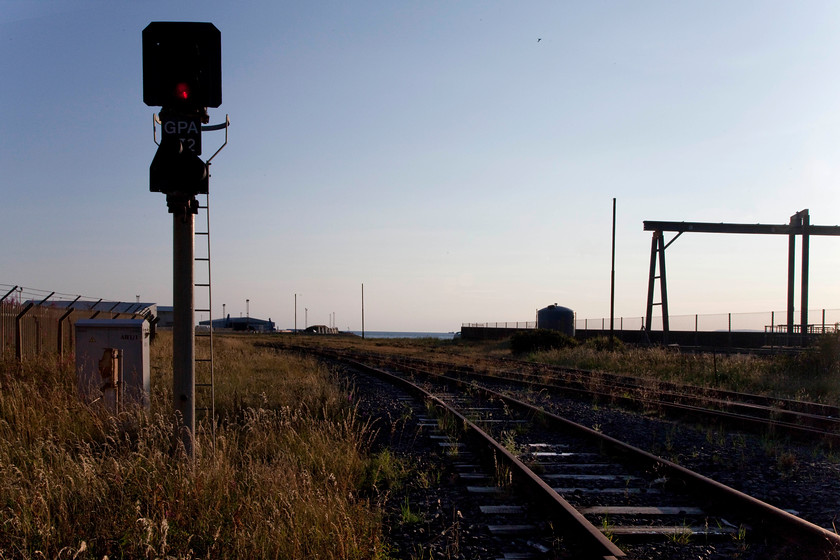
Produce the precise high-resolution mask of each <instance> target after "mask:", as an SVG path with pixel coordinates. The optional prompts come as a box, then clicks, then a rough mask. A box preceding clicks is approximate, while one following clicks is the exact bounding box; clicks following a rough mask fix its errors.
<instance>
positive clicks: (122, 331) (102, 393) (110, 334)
mask: <svg viewBox="0 0 840 560" xmlns="http://www.w3.org/2000/svg"><path fill="white" fill-rule="evenodd" d="M149 339H150V337H149V323H148V322H147V321H146V320H145V319H83V320H79V321H76V382H77V386H78V389H79V394H80V395H81V396H82V398H84V399H85V400H86V401H87V402H93V401H95V400H97V399H100V398H101V399H103V400H104V401H105V403H106V405H108V406H109V408H112V409H113V410H119V408H120V407H121V406H126V405H139V406H142V407H145V408H148V407H149V393H150V391H151V383H150V378H149V370H150V366H149ZM112 403H113V406H112Z"/></svg>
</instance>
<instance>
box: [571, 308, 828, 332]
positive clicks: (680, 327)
mask: <svg viewBox="0 0 840 560" xmlns="http://www.w3.org/2000/svg"><path fill="white" fill-rule="evenodd" d="M808 317H809V321H808V334H822V333H829V332H837V328H838V325H840V309H809V310H808ZM652 319H653V320H652V330H662V317H661V316H654V317H652ZM668 322H669V329H670V330H671V331H686V332H715V331H718V332H775V333H786V332H787V313H786V312H785V311H760V312H755V313H709V314H699V313H698V314H694V315H669V316H668ZM799 323H800V313H799V312H798V311H797V312H796V314H795V317H794V326H793V333H800V332H801V330H802V329H801V326H800V324H799ZM644 324H645V318H644V317H616V318H615V326H614V328H615V330H617V331H621V330H624V331H630V330H633V331H639V330H642V329H643V327H644ZM575 330H588V331H592V330H596V331H597V330H605V331H608V330H610V319H609V318H608V317H607V318H603V317H598V318H594V319H576V320H575Z"/></svg>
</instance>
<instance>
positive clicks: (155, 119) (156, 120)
mask: <svg viewBox="0 0 840 560" xmlns="http://www.w3.org/2000/svg"><path fill="white" fill-rule="evenodd" d="M157 125H161V126H163V123H162V122H161V120H160V115H158V113H153V114H152V140H154V142H155V145H156V146H160V142H158V138H157ZM228 128H230V115H225V122H223V123H219V124H210V125H202V126H201V132H214V131H216V130H224V131H225V141H224V142H223V143H222V145H221V146H219V149H218V150H216V151H215V152H214V153H213V155H212V156H210V158H209V159H208V160H207V161H206V162H205V163H206V164H208V165H209V164H210V161H211V160H212V159H213V158H214V157H216V155H218V153H219V152H221V151H222V149H223V148H224V147H225V146H227V143H228Z"/></svg>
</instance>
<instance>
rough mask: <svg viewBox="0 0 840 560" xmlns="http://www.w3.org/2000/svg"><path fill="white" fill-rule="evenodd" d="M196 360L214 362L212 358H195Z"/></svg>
mask: <svg viewBox="0 0 840 560" xmlns="http://www.w3.org/2000/svg"><path fill="white" fill-rule="evenodd" d="M195 361H196V362H212V361H213V360H212V359H210V358H195Z"/></svg>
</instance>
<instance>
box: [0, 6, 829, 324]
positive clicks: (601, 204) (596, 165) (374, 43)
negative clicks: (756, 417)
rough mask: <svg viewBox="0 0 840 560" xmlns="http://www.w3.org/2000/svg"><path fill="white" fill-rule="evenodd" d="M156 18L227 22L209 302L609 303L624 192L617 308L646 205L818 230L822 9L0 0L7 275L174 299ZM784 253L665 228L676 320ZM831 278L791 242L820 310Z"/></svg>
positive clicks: (635, 295)
mask: <svg viewBox="0 0 840 560" xmlns="http://www.w3.org/2000/svg"><path fill="white" fill-rule="evenodd" d="M151 21H209V22H212V23H214V24H215V25H216V27H218V28H219V30H220V31H221V34H222V57H223V83H224V91H223V104H222V106H221V107H220V108H219V109H211V112H210V115H211V121H212V122H214V123H216V122H221V121H223V120H224V117H225V114H229V115H230V119H231V123H232V124H231V129H230V143H229V145H228V147H227V148H226V149H225V150H224V151H222V152H221V154H219V156H218V157H217V158H216V159H215V160H214V164H213V167H212V178H211V182H210V188H211V192H212V199H211V205H212V220H213V227H212V236H213V237H212V243H213V255H212V256H213V266H214V279H213V281H214V286H215V290H214V303H215V304H216V307H217V310H216V312H215V313H214V315H215V316H220V315H221V304H222V303H224V304H226V309H227V311H228V313H230V314H231V315H233V316H238V315H239V314H240V313H244V312H245V300H246V299H250V312H251V315H252V316H256V317H261V318H268V317H271V318H272V319H273V320H274V321H275V322H276V323H278V326H279V327H291V326H292V323H293V320H294V294H295V293H298V294H300V295H299V296H298V321H299V326H301V325H302V323H303V316H304V308H307V309H308V317H309V323H310V324H313V323H323V324H326V323H328V322H329V320H330V319H329V317H330V314H331V313H333V312H335V316H336V323H337V326H339V327H340V328H342V329H343V328H347V327H350V328H352V329H354V330H357V329H359V328H360V289H361V284H362V283H364V285H365V303H366V305H365V322H366V328H367V329H368V330H405V331H450V330H458V329H459V327H460V325H461V323H462V322H483V321H517V320H519V321H526V320H533V318H534V311H535V309H537V308H541V307H544V306H545V305H547V304H550V303H554V302H557V303H560V304H561V305H565V306H568V307H571V308H572V309H574V310H575V311H577V312H578V316H579V317H602V316H608V315H609V288H610V226H611V211H612V198H613V197H616V198H617V199H618V242H617V259H616V271H617V272H616V283H617V293H616V313H617V315H624V316H628V317H630V316H632V317H639V316H641V315H642V314H643V313H644V306H645V297H646V286H647V275H648V264H649V263H648V258H649V251H650V234H649V233H648V232H644V231H643V230H642V221H643V220H692V221H712V222H721V221H727V222H747V223H759V222H760V223H786V222H787V221H788V219H789V217H790V216H791V215H792V214H793V213H794V212H796V211H798V210H801V209H803V208H809V209H810V211H811V221H812V223H817V224H824V225H835V224H838V223H840V195H838V192H840V81H839V80H838V75H840V4H838V3H837V2H831V1H825V2H816V1H804V2H788V1H760V2H759V1H756V2H746V1H745V2H705V1H704V2H700V1H698V2H669V1H668V2H666V1H662V2H644V1H642V2H623V1H614V2H612V1H611V2H599V1H591V2H589V1H587V2H560V1H527V2H523V1H505V2H487V1H459V2H431V1H423V2H420V1H417V2H410V1H406V2H393V1H390V0H388V1H384V0H383V1H354V2H345V1H335V2H322V1H315V0H313V1H308V2H284V1H265V2H248V3H245V2H220V1H217V2H209V1H202V2H189V1H180V2H170V1H166V2H157V1H143V2H128V1H114V0H107V1H104V0H103V1H74V0H66V1H61V2H59V1H55V0H48V1H47V0H25V1H8V0H0V41H2V48H0V76H2V87H0V106H2V107H3V108H4V111H3V117H2V119H3V126H2V129H0V130H2V136H0V181H1V182H2V197H0V235H2V238H3V240H4V243H3V249H2V251H0V284H21V285H24V286H27V287H33V288H40V289H45V290H56V291H59V292H63V293H69V294H84V295H87V296H93V297H97V298H98V297H104V298H108V299H122V300H128V301H134V297H135V295H138V294H139V295H140V296H141V299H142V300H143V301H155V302H159V303H161V304H170V303H171V290H172V279H171V278H172V264H171V259H172V257H171V255H172V231H171V229H172V228H171V216H170V215H169V214H167V212H166V204H165V201H164V196H163V195H161V194H159V193H150V192H149V191H148V166H149V163H150V162H151V160H152V157H153V155H154V152H155V148H156V147H155V145H154V144H153V142H152V115H153V113H154V112H155V111H156V110H157V109H156V108H151V107H147V106H145V105H144V104H143V101H142V89H141V88H142V71H141V31H142V29H143V28H144V27H145V26H146V25H147V24H148V23H149V22H151ZM220 142H221V136H220V134H219V133H214V134H209V133H208V134H205V137H204V143H205V146H207V147H206V148H205V154H207V153H210V151H209V150H210V149H211V147H212V146H214V145H216V144H218V143H220ZM786 270H787V239H786V238H784V237H778V238H775V237H773V238H761V237H754V236H731V235H728V236H724V235H700V234H696V235H693V236H692V235H684V236H682V237H681V238H680V239H679V240H678V241H677V242H676V243H674V245H672V246H671V248H669V249H668V274H669V292H670V305H671V312H672V313H673V314H692V313H716V312H729V311H731V312H746V311H764V310H773V309H775V310H782V309H784V307H785V301H786V300H785V294H786ZM838 272H840V239H835V238H814V239H812V243H811V307H812V308H840V300H839V299H838V296H840V282H839V281H838ZM797 298H798V296H797ZM797 301H798V300H797ZM199 318H206V317H199Z"/></svg>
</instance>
